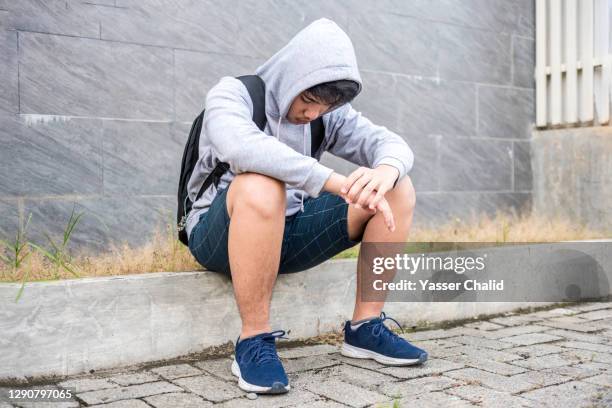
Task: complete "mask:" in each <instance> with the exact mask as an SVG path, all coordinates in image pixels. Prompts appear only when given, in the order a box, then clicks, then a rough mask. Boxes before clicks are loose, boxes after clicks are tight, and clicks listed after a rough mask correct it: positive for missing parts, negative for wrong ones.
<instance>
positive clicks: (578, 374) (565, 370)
mask: <svg viewBox="0 0 612 408" xmlns="http://www.w3.org/2000/svg"><path fill="white" fill-rule="evenodd" d="M609 368H610V366H609V365H606V364H602V363H593V362H589V363H580V364H576V365H572V366H566V367H557V368H554V369H553V368H551V369H548V370H543V371H541V372H542V373H555V374H560V375H564V376H567V377H571V378H573V379H575V380H581V379H584V378H589V377H595V376H596V375H601V374H603V373H606V372H608V369H609Z"/></svg>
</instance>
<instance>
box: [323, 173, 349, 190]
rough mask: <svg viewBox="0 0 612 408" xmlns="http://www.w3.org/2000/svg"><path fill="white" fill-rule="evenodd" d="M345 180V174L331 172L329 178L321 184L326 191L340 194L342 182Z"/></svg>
mask: <svg viewBox="0 0 612 408" xmlns="http://www.w3.org/2000/svg"><path fill="white" fill-rule="evenodd" d="M345 180H346V177H345V176H343V175H342V174H338V173H336V172H333V173H332V174H331V176H329V178H328V179H327V181H326V182H325V185H324V186H323V190H325V191H328V192H330V193H332V194H337V195H340V189H341V188H342V185H343V184H344V181H345Z"/></svg>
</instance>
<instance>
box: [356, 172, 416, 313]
mask: <svg viewBox="0 0 612 408" xmlns="http://www.w3.org/2000/svg"><path fill="white" fill-rule="evenodd" d="M385 198H386V199H387V201H388V202H389V205H390V206H391V210H392V211H393V216H394V218H395V231H393V232H391V231H389V230H388V229H387V227H386V225H385V222H384V218H383V216H382V214H381V213H380V212H377V213H376V214H375V215H374V216H372V214H371V213H368V212H367V211H366V210H363V209H358V208H355V207H354V206H350V207H349V210H348V233H349V238H351V239H353V240H355V239H357V238H359V236H361V233H362V232H363V239H362V242H405V241H406V240H407V238H408V232H409V230H410V226H411V225H412V216H413V213H414V207H415V203H416V194H415V191H414V187H413V186H412V181H411V180H410V178H409V177H408V176H406V177H404V178H403V179H402V180H401V181H400V182H399V183H398V184H397V185H396V186H395V188H394V189H393V190H391V191H389V192H387V194H385ZM359 256H361V251H359ZM360 287H361V285H360V276H359V274H357V293H356V296H355V309H354V311H353V321H356V320H361V319H365V318H367V317H372V316H378V315H380V312H381V310H382V308H383V306H384V305H385V302H362V301H361V290H360Z"/></svg>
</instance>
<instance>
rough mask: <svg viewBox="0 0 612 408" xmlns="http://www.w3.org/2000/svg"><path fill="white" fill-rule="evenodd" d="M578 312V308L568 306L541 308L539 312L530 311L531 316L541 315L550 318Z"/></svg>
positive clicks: (543, 317)
mask: <svg viewBox="0 0 612 408" xmlns="http://www.w3.org/2000/svg"><path fill="white" fill-rule="evenodd" d="M576 313H578V312H577V311H576V310H572V309H568V308H562V307H559V308H556V309H551V310H540V311H539V312H535V313H530V314H529V316H531V317H540V318H542V319H548V318H553V317H559V316H572V315H575V314H576Z"/></svg>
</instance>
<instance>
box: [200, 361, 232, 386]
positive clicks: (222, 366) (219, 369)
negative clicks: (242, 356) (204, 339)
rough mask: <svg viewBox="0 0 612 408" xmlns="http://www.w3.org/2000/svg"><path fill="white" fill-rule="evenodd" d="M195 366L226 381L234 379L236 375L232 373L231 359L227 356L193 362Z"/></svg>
mask: <svg viewBox="0 0 612 408" xmlns="http://www.w3.org/2000/svg"><path fill="white" fill-rule="evenodd" d="M195 366H196V367H198V368H201V369H202V370H204V371H206V372H207V373H209V374H212V375H214V376H215V377H219V378H221V379H224V380H226V381H235V380H236V377H234V375H233V374H232V360H231V359H229V358H216V359H214V360H205V361H200V362H198V363H195Z"/></svg>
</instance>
